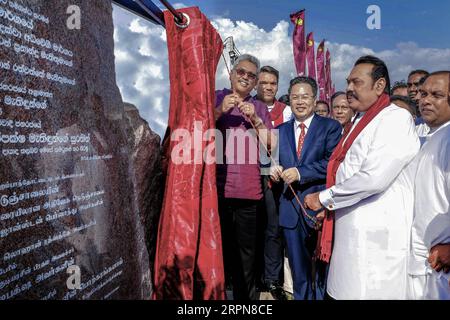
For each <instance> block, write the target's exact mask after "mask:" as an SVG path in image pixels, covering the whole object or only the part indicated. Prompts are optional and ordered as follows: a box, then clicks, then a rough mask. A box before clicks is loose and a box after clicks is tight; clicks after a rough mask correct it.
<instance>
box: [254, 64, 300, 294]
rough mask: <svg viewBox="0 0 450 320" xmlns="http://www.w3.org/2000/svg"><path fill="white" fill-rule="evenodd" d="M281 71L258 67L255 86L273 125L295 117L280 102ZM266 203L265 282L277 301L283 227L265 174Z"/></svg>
mask: <svg viewBox="0 0 450 320" xmlns="http://www.w3.org/2000/svg"><path fill="white" fill-rule="evenodd" d="M278 80H279V72H278V70H277V69H275V68H274V67H271V66H264V67H262V68H261V69H260V70H259V75H258V84H257V86H256V91H257V95H256V97H255V98H256V99H257V100H259V101H262V102H264V103H265V104H266V105H267V109H268V111H269V114H270V119H271V120H272V124H273V126H274V127H277V126H279V125H280V124H282V123H283V122H286V121H288V120H290V119H291V118H292V111H291V108H289V107H288V106H287V105H286V104H284V103H282V102H280V101H277V99H276V95H277V92H278ZM262 179H263V192H264V205H265V208H264V209H265V212H266V216H267V223H266V224H263V225H264V226H265V230H264V271H263V273H264V274H263V278H264V284H265V286H266V287H267V289H268V290H269V292H270V293H271V294H272V296H273V297H274V298H275V299H277V300H285V299H286V297H285V295H284V290H283V287H282V282H281V278H282V275H281V272H282V270H283V259H284V245H283V239H282V233H281V229H280V226H279V223H278V207H279V203H278V200H277V199H278V197H279V195H280V193H281V190H280V188H279V187H277V186H275V185H272V184H271V183H270V182H269V181H270V177H269V176H267V175H265V176H263V178H262Z"/></svg>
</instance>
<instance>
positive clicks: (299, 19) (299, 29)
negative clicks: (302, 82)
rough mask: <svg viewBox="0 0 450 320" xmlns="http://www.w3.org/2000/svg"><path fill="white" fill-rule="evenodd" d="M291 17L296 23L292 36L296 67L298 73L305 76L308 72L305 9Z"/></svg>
mask: <svg viewBox="0 0 450 320" xmlns="http://www.w3.org/2000/svg"><path fill="white" fill-rule="evenodd" d="M290 17H291V21H292V23H294V25H295V27H294V34H293V36H292V43H293V48H294V61H295V68H296V69H297V74H298V75H299V76H303V75H305V74H306V73H305V69H306V46H305V10H304V9H303V10H300V11H298V12H296V13H293V14H291V16H290Z"/></svg>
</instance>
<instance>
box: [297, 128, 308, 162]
mask: <svg viewBox="0 0 450 320" xmlns="http://www.w3.org/2000/svg"><path fill="white" fill-rule="evenodd" d="M299 127H300V128H301V129H302V131H301V132H300V135H299V136H298V145H297V157H298V158H300V155H301V154H302V148H303V142H305V135H306V131H305V129H306V126H305V124H304V123H300V125H299Z"/></svg>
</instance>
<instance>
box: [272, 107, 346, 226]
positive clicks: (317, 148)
mask: <svg viewBox="0 0 450 320" xmlns="http://www.w3.org/2000/svg"><path fill="white" fill-rule="evenodd" d="M294 124H295V120H294V119H292V120H290V121H288V122H285V123H283V124H282V125H280V126H278V127H277V128H278V129H279V160H280V165H281V166H282V167H283V169H284V170H286V169H288V168H292V167H296V168H297V169H298V171H299V172H300V176H301V179H300V182H295V183H293V184H292V187H293V188H294V190H295V191H296V193H297V195H298V197H299V198H300V201H301V202H302V203H303V201H304V198H305V196H306V195H307V194H310V193H314V192H317V191H322V190H324V189H325V183H326V176H327V165H328V160H329V159H330V156H331V154H332V152H333V150H334V148H335V147H336V145H337V144H338V142H339V140H340V138H341V132H342V127H341V125H340V124H339V122H337V121H336V120H333V119H330V118H324V117H321V116H318V115H314V117H313V119H312V121H311V124H310V126H309V128H308V132H307V133H306V136H305V141H304V144H303V148H302V153H301V155H300V159H299V158H298V157H297V151H296V150H297V149H296V146H295V134H294ZM308 213H309V214H310V215H312V216H314V215H316V214H317V212H314V211H311V210H308ZM301 216H302V217H303V218H301ZM299 218H300V219H303V222H306V223H307V224H308V225H309V226H310V227H312V226H313V225H314V224H313V222H312V221H310V219H304V218H306V217H304V215H303V214H302V212H301V209H300V207H299V205H298V202H297V201H296V200H295V198H294V196H293V194H292V191H291V190H290V189H289V188H288V187H287V185H285V186H284V190H283V193H282V195H281V198H280V226H282V227H286V228H295V227H296V226H297V223H298V222H299ZM305 220H306V221H305ZM303 222H302V224H303Z"/></svg>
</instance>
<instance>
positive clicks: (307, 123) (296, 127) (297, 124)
mask: <svg viewBox="0 0 450 320" xmlns="http://www.w3.org/2000/svg"><path fill="white" fill-rule="evenodd" d="M314 115H315V113H314V112H313V113H312V114H311V115H310V116H309V117H308V118H306V120H305V121H303V122H302V121H299V120H297V119H295V121H294V134H295V152H297V150H298V138H300V134H301V133H302V128H300V125H301V124H302V123H304V124H305V138H306V134H307V133H308V129H309V127H310V126H311V121H312V119H313V118H314ZM292 116H293V114H292ZM295 169H296V170H297V174H298V181H300V179H301V178H302V177H301V175H300V171H298V169H297V168H295Z"/></svg>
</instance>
